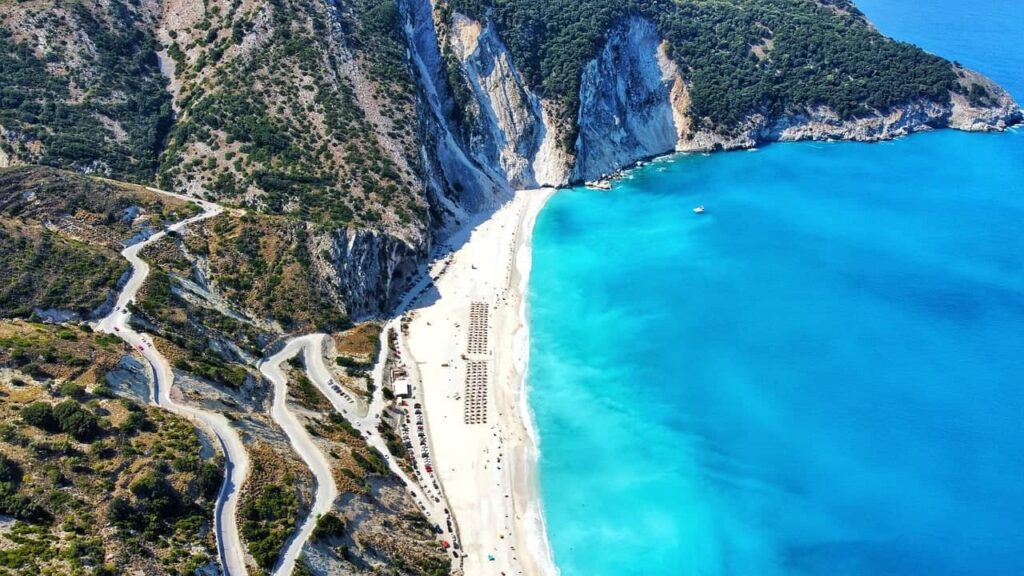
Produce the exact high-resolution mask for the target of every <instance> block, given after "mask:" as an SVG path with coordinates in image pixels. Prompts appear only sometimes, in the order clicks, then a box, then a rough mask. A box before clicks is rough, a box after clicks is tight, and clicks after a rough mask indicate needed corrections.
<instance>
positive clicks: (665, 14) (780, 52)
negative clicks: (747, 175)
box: [451, 0, 956, 136]
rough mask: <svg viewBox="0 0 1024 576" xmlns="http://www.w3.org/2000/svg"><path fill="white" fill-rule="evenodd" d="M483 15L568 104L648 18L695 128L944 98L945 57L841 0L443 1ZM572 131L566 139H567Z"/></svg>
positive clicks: (534, 78)
mask: <svg viewBox="0 0 1024 576" xmlns="http://www.w3.org/2000/svg"><path fill="white" fill-rule="evenodd" d="M451 6H452V7H454V8H455V9H457V10H459V11H461V12H464V13H467V14H469V15H471V16H474V17H476V18H483V17H484V15H485V14H486V13H487V12H488V11H489V13H490V14H491V18H492V19H493V21H494V22H495V24H496V25H497V27H498V29H499V32H500V33H501V35H502V37H503V39H504V40H505V42H506V43H507V45H508V47H509V49H510V50H511V51H512V53H513V55H514V57H515V60H516V63H517V65H518V66H519V68H520V70H521V71H522V72H523V74H524V76H525V77H526V78H527V80H528V81H529V82H530V83H531V84H532V85H533V86H534V87H535V88H537V89H538V90H539V91H540V92H541V93H543V94H544V95H545V96H547V97H549V98H551V99H553V100H555V101H557V102H558V103H560V104H561V106H562V109H563V111H564V114H566V115H567V117H568V116H569V115H572V114H574V113H575V111H576V109H577V108H578V104H579V103H578V94H579V86H580V77H581V73H582V69H583V66H584V64H585V63H586V62H587V61H588V60H590V59H592V58H593V57H594V55H595V54H596V53H597V51H598V50H599V48H600V47H601V46H602V44H603V41H604V37H605V34H606V33H607V32H608V30H610V29H611V28H613V27H614V26H615V25H616V24H617V23H619V22H621V21H622V20H624V19H625V18H627V17H630V16H641V17H644V18H647V19H649V20H651V21H652V22H654V23H655V25H656V26H657V28H658V30H659V32H660V33H661V35H662V37H663V38H665V40H666V41H667V42H668V46H669V54H670V56H671V57H672V59H673V60H674V61H675V62H677V63H678V64H679V65H680V68H681V69H682V70H683V73H684V77H686V79H687V80H688V81H689V82H691V83H692V85H691V92H690V94H691V97H692V112H693V116H694V117H695V118H697V119H698V120H699V121H700V122H701V125H700V126H699V127H702V128H711V129H719V130H722V129H726V130H727V129H729V128H735V127H737V126H738V125H739V124H740V123H741V122H742V121H743V120H744V118H745V117H746V116H747V115H748V114H750V113H753V112H763V113H766V114H768V115H769V116H777V115H779V114H782V113H783V112H785V111H787V110H790V109H794V108H800V107H806V106H816V105H824V106H828V107H830V108H832V109H833V110H835V111H836V112H837V113H838V114H840V115H841V116H843V117H845V118H850V117H854V116H857V115H859V114H864V113H866V112H868V110H869V109H880V110H884V109H886V108H889V107H892V106H895V105H898V104H901V103H904V102H906V101H908V100H910V99H914V98H928V99H931V100H934V101H938V102H946V101H948V98H949V91H950V90H952V89H954V88H955V85H956V77H955V74H954V72H953V71H952V69H951V67H950V65H949V63H948V62H946V61H944V60H942V59H941V58H938V57H936V56H932V55H929V54H927V53H925V52H923V51H922V50H920V49H918V48H916V47H914V46H911V45H909V44H905V43H900V42H895V41H892V40H889V39H886V38H885V37H883V36H882V35H881V34H879V33H878V32H877V31H875V30H874V29H872V28H871V27H870V25H869V24H868V23H867V22H866V20H865V19H864V17H863V15H862V14H861V13H860V12H859V11H857V10H856V8H854V7H853V6H852V4H851V3H850V2H848V1H847V0H833V1H831V2H816V1H814V0H719V1H706V0H550V1H546V2H536V1H535V0H496V1H489V0H451ZM570 136H572V135H570Z"/></svg>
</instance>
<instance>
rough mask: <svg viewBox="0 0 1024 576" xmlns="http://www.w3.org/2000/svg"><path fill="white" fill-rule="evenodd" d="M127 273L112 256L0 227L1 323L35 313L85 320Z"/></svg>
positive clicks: (38, 232)
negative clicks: (69, 315)
mask: <svg viewBox="0 0 1024 576" xmlns="http://www.w3.org/2000/svg"><path fill="white" fill-rule="evenodd" d="M127 268H128V265H127V263H126V262H124V260H123V259H121V258H120V257H119V255H118V254H116V253H114V254H111V253H110V252H109V251H104V250H98V249H96V248H93V247H91V246H88V245H86V244H84V243H82V242H77V241H74V240H68V239H67V238H63V237H61V236H59V235H58V234H54V233H52V232H50V231H48V230H45V229H42V228H28V227H23V226H19V225H18V224H17V223H14V222H7V223H5V222H3V221H0V278H3V279H4V281H3V282H2V283H0V317H5V318H11V317H21V318H27V317H29V316H31V314H32V311H33V309H34V308H39V309H42V310H48V309H55V308H59V309H62V310H71V311H74V312H77V313H78V314H79V315H81V316H83V317H87V316H88V315H89V314H90V312H92V311H93V310H95V309H96V308H98V307H99V306H100V305H102V304H103V303H104V302H105V301H106V300H107V298H108V297H109V296H110V295H111V294H112V293H113V290H114V288H115V287H116V286H117V281H118V279H119V278H120V277H121V274H122V273H124V271H125V270H126V269H127Z"/></svg>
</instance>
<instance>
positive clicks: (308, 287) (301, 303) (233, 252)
mask: <svg viewBox="0 0 1024 576" xmlns="http://www.w3.org/2000/svg"><path fill="white" fill-rule="evenodd" d="M184 243H185V246H186V247H187V248H188V250H189V251H190V252H191V253H193V254H198V255H203V256H206V258H207V265H208V267H209V269H210V273H211V275H212V276H213V278H214V282H215V285H216V287H217V289H218V290H220V291H221V292H222V293H223V294H224V295H225V296H226V297H227V298H228V299H230V300H231V301H232V302H236V303H238V307H239V309H240V310H244V311H246V312H247V313H250V314H252V315H253V316H254V317H257V318H265V319H273V320H275V321H277V322H279V323H280V324H281V326H282V327H283V328H284V329H285V330H289V331H291V330H301V329H306V330H307V331H309V330H310V329H315V330H320V331H331V330H339V329H344V328H347V327H348V326H349V325H350V323H349V320H348V317H347V316H346V315H345V314H344V312H343V310H344V308H343V304H342V303H341V302H339V301H338V296H337V293H336V292H335V291H334V289H333V288H332V287H331V285H330V284H328V283H327V282H326V280H325V279H324V278H321V277H320V275H319V274H317V273H316V272H315V269H314V264H313V255H312V254H311V253H310V243H311V238H310V233H309V232H308V226H307V225H306V224H304V223H302V222H297V221H295V220H293V219H290V218H282V217H276V216H258V215H245V216H242V217H236V216H233V215H230V214H225V215H222V216H219V217H217V218H215V219H213V220H209V221H206V222H203V223H201V224H199V225H197V226H195V227H193V228H192V229H190V230H189V231H188V232H187V234H186V235H185V238H184Z"/></svg>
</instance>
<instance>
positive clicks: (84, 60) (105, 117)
mask: <svg viewBox="0 0 1024 576" xmlns="http://www.w3.org/2000/svg"><path fill="white" fill-rule="evenodd" d="M135 6H137V3H132V2H124V1H122V0H109V4H108V9H107V10H103V9H102V8H100V7H99V5H98V4H97V6H96V7H93V8H91V9H90V8H87V7H86V5H85V4H83V3H75V2H73V3H66V4H63V5H62V6H58V7H56V8H53V9H51V10H47V11H40V12H34V11H27V12H25V13H19V15H20V16H21V19H22V21H23V23H24V24H25V25H26V26H27V27H30V28H37V29H38V30H40V35H41V36H42V37H43V38H44V39H45V40H44V43H43V47H42V48H40V46H39V43H38V42H37V37H36V35H35V34H32V35H31V40H29V39H26V38H18V37H16V36H15V34H12V31H11V30H10V29H8V28H2V27H0V125H3V126H4V127H5V128H6V129H8V130H13V131H15V132H16V133H20V134H21V138H20V139H13V140H9V141H7V142H6V143H5V145H6V146H7V147H8V152H13V153H14V154H15V155H16V156H19V157H21V158H22V159H23V160H25V161H28V162H34V163H41V164H47V165H50V166H59V167H75V168H78V169H90V170H99V171H101V172H105V173H107V174H108V175H111V176H116V177H118V178H120V179H123V180H129V181H136V182H151V181H152V180H153V177H154V175H155V171H156V158H157V154H159V151H160V148H161V146H162V143H163V140H164V138H165V135H166V131H167V129H168V128H169V127H170V124H171V120H172V116H171V104H170V95H169V94H168V93H167V90H166V81H165V80H164V78H163V76H162V75H161V74H160V70H159V66H158V62H157V57H156V52H155V50H156V49H157V45H156V41H155V39H154V38H153V36H152V34H151V33H148V32H146V31H145V28H144V27H142V26H140V25H139V23H138V15H137V8H136V7H135ZM15 29H16V27H15ZM82 37H85V38H88V40H89V48H88V49H87V48H85V47H84V46H83V45H82V43H81V42H80V41H79V40H77V39H78V38H82ZM37 50H39V51H43V50H45V52H44V53H37ZM60 62H63V63H74V66H73V68H72V69H66V68H65V69H63V70H62V68H64V67H61V66H57V67H54V66H53V65H54V64H56V63H60ZM21 139H23V140H24V141H27V142H33V141H34V142H39V143H41V145H42V146H41V150H40V149H36V148H34V147H32V146H27V145H24V142H23V143H22V144H18V141H19V140H21Z"/></svg>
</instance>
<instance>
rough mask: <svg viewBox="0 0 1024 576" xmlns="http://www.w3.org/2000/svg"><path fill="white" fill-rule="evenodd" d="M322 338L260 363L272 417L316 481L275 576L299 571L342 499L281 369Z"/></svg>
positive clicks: (291, 345) (295, 342) (295, 341)
mask: <svg viewBox="0 0 1024 576" xmlns="http://www.w3.org/2000/svg"><path fill="white" fill-rule="evenodd" d="M322 338H323V335H320V334H316V335H314V334H310V335H306V336H300V337H298V338H292V339H291V340H289V341H288V342H287V344H285V347H284V348H282V349H281V351H280V352H278V353H277V354H274V355H273V356H271V357H270V358H268V359H266V360H264V361H262V362H260V372H261V373H262V374H263V375H264V376H265V377H266V378H267V379H268V380H270V382H271V383H272V384H273V385H274V403H273V405H272V406H271V408H270V416H271V417H272V418H273V419H274V421H275V422H277V424H278V425H279V426H280V427H281V429H282V430H284V433H285V435H287V436H288V441H289V442H291V445H292V448H293V449H295V452H296V453H298V455H299V456H300V457H301V458H302V460H303V462H305V463H306V466H308V467H309V470H310V472H312V473H313V477H314V478H316V494H315V496H314V498H313V506H312V508H311V509H310V511H309V514H308V515H307V516H306V519H305V520H303V521H302V524H300V525H299V528H298V530H296V531H295V533H294V534H292V537H291V538H290V539H289V540H288V543H287V545H286V546H285V549H284V551H283V552H281V555H280V557H279V558H278V560H277V566H276V567H275V568H274V572H273V574H274V576H287V575H288V574H291V573H292V570H294V569H295V561H296V560H298V558H299V554H301V553H302V547H303V546H304V545H305V544H306V541H307V540H309V537H310V535H311V534H313V529H314V528H316V522H317V519H318V518H319V517H320V516H321V515H322V514H325V513H327V512H329V511H330V510H331V508H332V507H333V506H334V499H335V498H337V497H338V486H337V485H336V484H335V483H334V475H333V474H332V473H331V465H330V463H329V462H328V461H327V458H326V457H325V456H324V454H323V452H321V451H320V449H319V448H318V447H317V445H316V443H315V442H314V441H313V438H312V437H311V436H310V435H309V432H307V431H306V428H305V427H304V426H303V425H302V424H301V423H300V422H299V420H298V418H296V417H295V414H292V412H291V410H289V409H288V377H287V375H286V374H285V373H284V371H283V370H282V369H281V363H282V362H284V361H286V360H288V359H289V358H292V357H293V356H295V355H296V354H298V353H299V351H300V350H302V349H305V350H306V356H307V358H308V357H309V350H310V349H311V348H313V347H315V348H316V349H317V350H319V348H320V346H319V342H320V340H322Z"/></svg>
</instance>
